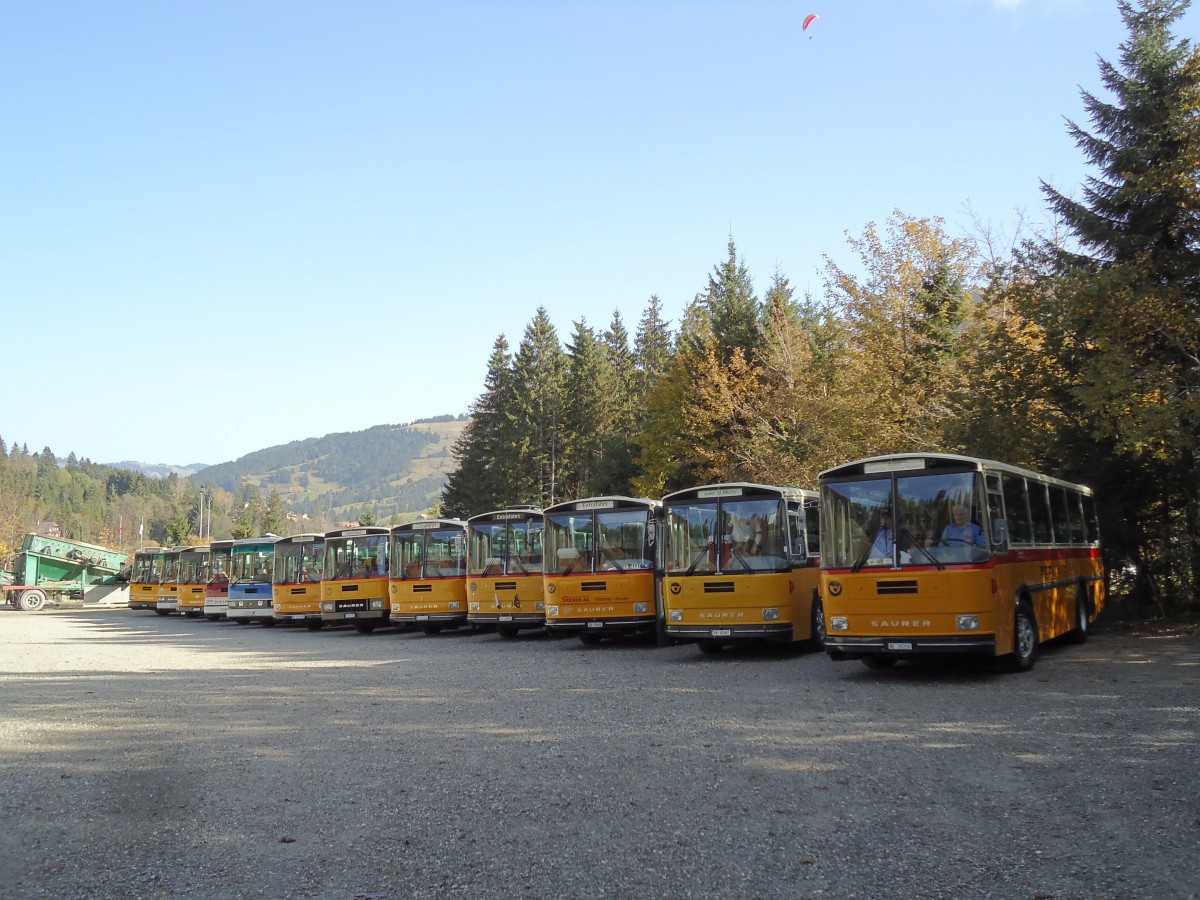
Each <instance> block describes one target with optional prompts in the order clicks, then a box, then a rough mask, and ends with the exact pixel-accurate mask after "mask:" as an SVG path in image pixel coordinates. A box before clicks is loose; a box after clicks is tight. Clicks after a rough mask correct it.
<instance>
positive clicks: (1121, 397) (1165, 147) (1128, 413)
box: [1039, 0, 1200, 608]
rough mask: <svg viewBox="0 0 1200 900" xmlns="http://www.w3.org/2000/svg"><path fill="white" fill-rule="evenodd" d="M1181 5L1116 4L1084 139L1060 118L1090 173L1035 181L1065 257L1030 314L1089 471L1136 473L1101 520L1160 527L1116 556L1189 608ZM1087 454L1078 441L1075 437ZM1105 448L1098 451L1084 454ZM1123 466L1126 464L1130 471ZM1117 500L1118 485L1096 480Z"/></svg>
mask: <svg viewBox="0 0 1200 900" xmlns="http://www.w3.org/2000/svg"><path fill="white" fill-rule="evenodd" d="M1189 5H1190V4H1189V2H1188V0H1141V2H1140V3H1133V2H1129V0H1122V2H1120V3H1119V4H1118V8H1119V9H1120V12H1121V16H1122V18H1123V20H1124V22H1125V25H1126V28H1127V30H1128V37H1127V38H1126V40H1125V41H1124V42H1123V43H1122V44H1121V47H1120V51H1121V52H1120V63H1119V65H1114V64H1112V63H1109V62H1108V61H1106V60H1101V61H1100V77H1101V81H1102V82H1103V84H1104V86H1105V87H1106V88H1107V89H1108V90H1109V91H1110V92H1111V94H1112V95H1113V100H1112V101H1111V102H1109V101H1105V100H1102V99H1100V98H1098V97H1096V96H1095V95H1093V94H1092V93H1090V92H1087V91H1084V92H1083V100H1084V105H1085V108H1086V109H1087V113H1088V116H1089V119H1090V121H1091V126H1092V129H1093V130H1092V131H1088V130H1086V129H1085V128H1083V127H1081V126H1079V125H1076V124H1075V123H1073V122H1072V123H1070V124H1069V129H1070V133H1071V135H1072V136H1073V137H1074V139H1075V141H1076V145H1077V146H1078V147H1079V148H1080V150H1081V151H1082V152H1083V154H1084V156H1085V157H1086V159H1087V161H1088V162H1089V163H1090V164H1091V165H1092V166H1093V167H1094V168H1095V170H1096V172H1097V174H1096V175H1093V176H1090V177H1088V178H1087V180H1086V183H1085V185H1084V188H1083V192H1082V197H1081V198H1080V199H1078V200H1076V199H1073V198H1071V197H1068V196H1067V195H1065V194H1063V193H1061V192H1059V191H1058V190H1056V189H1054V188H1053V187H1051V186H1049V185H1046V184H1044V185H1043V188H1044V191H1045V194H1046V197H1047V199H1048V201H1049V203H1050V205H1051V207H1052V208H1053V209H1054V211H1055V212H1057V213H1058V214H1059V215H1060V216H1061V217H1062V220H1063V222H1064V223H1065V224H1066V226H1067V227H1068V228H1069V229H1070V232H1071V234H1072V235H1073V237H1074V238H1075V239H1076V240H1077V242H1078V247H1076V248H1071V249H1070V250H1064V249H1059V248H1050V250H1051V251H1052V252H1054V253H1055V256H1056V259H1057V261H1058V264H1059V269H1060V273H1061V278H1060V279H1059V280H1058V282H1057V285H1056V290H1055V291H1053V292H1052V293H1048V294H1047V295H1046V297H1045V299H1046V301H1047V302H1046V303H1045V305H1044V307H1043V308H1042V310H1041V314H1040V317H1039V321H1040V323H1041V324H1042V325H1043V326H1044V327H1045V329H1046V333H1047V335H1048V340H1049V342H1050V351H1051V352H1054V353H1059V354H1061V359H1062V361H1063V365H1064V366H1065V368H1066V369H1067V371H1068V372H1069V373H1070V374H1071V375H1072V376H1073V378H1072V385H1073V386H1072V399H1073V400H1074V402H1075V403H1077V404H1078V406H1079V411H1080V418H1081V419H1084V420H1086V421H1087V422H1088V423H1089V424H1090V427H1089V431H1088V434H1087V435H1086V437H1087V438H1088V439H1089V440H1088V441H1087V442H1086V444H1087V445H1090V449H1087V450H1085V452H1087V455H1088V459H1089V461H1090V466H1089V468H1091V469H1092V471H1093V472H1095V473H1096V474H1099V475H1103V473H1104V472H1105V471H1112V472H1120V473H1125V472H1128V471H1140V472H1142V473H1143V477H1142V481H1143V483H1142V485H1141V487H1142V488H1143V490H1141V491H1140V492H1139V493H1138V496H1140V497H1141V500H1140V501H1138V502H1136V503H1135V504H1134V505H1132V506H1130V507H1127V508H1125V509H1123V510H1111V509H1110V510H1109V513H1110V516H1111V517H1113V518H1122V519H1132V518H1136V519H1139V520H1142V521H1152V522H1156V523H1158V526H1157V527H1158V529H1159V532H1158V534H1157V537H1154V536H1151V535H1150V534H1147V535H1143V537H1142V539H1141V542H1140V544H1139V546H1137V547H1127V548H1121V549H1122V550H1123V551H1124V552H1126V553H1128V554H1129V555H1130V556H1133V557H1134V558H1136V559H1138V560H1139V561H1140V562H1142V563H1143V566H1142V571H1143V573H1148V575H1149V577H1148V578H1147V579H1146V580H1144V581H1143V583H1142V588H1143V589H1144V591H1145V592H1147V593H1149V592H1154V593H1155V594H1156V595H1157V596H1158V597H1159V598H1160V601H1161V602H1162V604H1163V605H1164V606H1166V605H1175V606H1178V607H1193V608H1194V607H1195V606H1196V605H1197V602H1198V601H1197V587H1198V586H1200V471H1198V470H1200V458H1198V456H1200V451H1198V446H1200V366H1197V365H1196V360H1197V359H1200V115H1198V114H1197V110H1200V50H1197V48H1194V47H1193V46H1192V45H1191V44H1190V42H1188V41H1187V40H1182V39H1177V38H1176V37H1175V36H1174V35H1173V33H1172V27H1173V26H1174V25H1176V23H1178V22H1179V20H1180V19H1181V17H1182V16H1183V14H1184V13H1185V11H1186V10H1187V9H1188V6H1189ZM1078 444H1079V446H1080V447H1081V448H1085V442H1084V441H1082V440H1081V441H1079V442H1078ZM1106 446H1107V447H1111V453H1112V455H1111V456H1109V457H1108V458H1103V457H1102V456H1101V455H1100V453H1099V452H1098V451H1099V450H1100V449H1101V448H1103V447H1106ZM1130 463H1133V464H1134V465H1130ZM1098 487H1099V488H1100V492H1101V497H1102V499H1103V496H1104V488H1105V487H1111V488H1112V489H1113V490H1114V491H1115V492H1121V491H1122V488H1123V487H1124V485H1121V484H1111V483H1110V484H1106V485H1099V486H1098Z"/></svg>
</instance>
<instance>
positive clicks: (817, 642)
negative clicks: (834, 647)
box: [808, 597, 825, 651]
mask: <svg viewBox="0 0 1200 900" xmlns="http://www.w3.org/2000/svg"><path fill="white" fill-rule="evenodd" d="M811 618H812V622H811V625H810V628H811V631H810V632H809V634H810V635H811V637H809V639H808V649H809V650H818V651H820V650H824V649H825V604H824V603H822V602H821V598H820V597H813V602H812V617H811Z"/></svg>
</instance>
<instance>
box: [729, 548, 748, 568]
mask: <svg viewBox="0 0 1200 900" xmlns="http://www.w3.org/2000/svg"><path fill="white" fill-rule="evenodd" d="M729 560H730V562H732V561H734V560H737V561H738V562H740V563H741V564H742V568H743V569H745V570H746V571H747V572H753V571H754V569H752V568H751V567H750V563H748V562H746V557H744V556H742V554H740V553H735V552H734V551H733V545H732V544H730V545H729Z"/></svg>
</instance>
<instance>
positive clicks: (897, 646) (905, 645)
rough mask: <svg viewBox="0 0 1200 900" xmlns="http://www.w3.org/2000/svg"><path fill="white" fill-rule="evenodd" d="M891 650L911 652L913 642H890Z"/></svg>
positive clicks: (889, 647)
mask: <svg viewBox="0 0 1200 900" xmlns="http://www.w3.org/2000/svg"><path fill="white" fill-rule="evenodd" d="M887 648H888V649H889V650H911V649H912V641H888V645H887Z"/></svg>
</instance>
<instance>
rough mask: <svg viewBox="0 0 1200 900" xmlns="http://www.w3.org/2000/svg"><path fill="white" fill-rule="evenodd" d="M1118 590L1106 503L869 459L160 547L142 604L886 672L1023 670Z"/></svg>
mask: <svg viewBox="0 0 1200 900" xmlns="http://www.w3.org/2000/svg"><path fill="white" fill-rule="evenodd" d="M1106 595H1107V591H1106V581H1105V571H1104V564H1103V559H1102V556H1101V549H1100V535H1099V524H1098V520H1097V516H1096V508H1095V502H1094V498H1093V496H1092V492H1091V490H1090V489H1088V488H1086V487H1084V486H1081V485H1076V484H1071V483H1069V482H1065V481H1062V480H1059V479H1056V478H1052V477H1049V476H1046V475H1042V474H1038V473H1036V472H1032V471H1029V470H1026V469H1021V468H1018V467H1015V466H1010V465H1006V464H1004V463H998V462H995V461H991V460H984V459H977V458H973V457H966V456H958V455H950V454H898V455H890V456H880V457H873V458H871V459H865V460H859V461H857V462H853V463H849V464H846V465H843V466H839V467H837V468H834V469H829V470H827V471H825V472H822V473H821V475H820V477H819V483H818V490H816V491H813V490H805V489H801V488H792V487H779V486H770V485H763V484H750V483H729V484H711V485H703V486H699V487H694V488H690V489H688V490H683V491H677V492H675V493H672V494H669V495H667V496H666V497H663V498H662V499H661V500H653V499H637V498H632V497H592V498H587V499H582V500H573V501H570V502H567V503H559V504H556V505H553V506H550V507H548V508H546V509H539V508H536V507H532V506H512V507H508V508H505V509H501V510H496V511H493V512H488V513H485V514H482V515H478V516H474V517H472V518H470V519H467V520H466V521H461V520H457V519H424V520H420V521H416V522H412V523H409V524H406V525H401V526H398V527H396V528H391V529H389V528H381V527H373V526H362V527H357V528H343V529H338V530H336V531H330V532H328V533H326V534H299V535H293V536H290V537H277V536H275V535H264V536H261V537H255V538H245V539H240V540H231V541H213V542H212V543H211V544H209V545H208V546H204V547H177V548H164V547H150V548H144V549H142V550H139V551H138V552H137V553H136V554H135V557H134V563H133V568H132V573H131V581H130V606H131V607H133V608H135V609H153V610H154V611H155V612H157V613H158V614H160V615H170V614H173V613H178V614H181V615H185V616H206V617H208V618H211V619H220V618H227V619H230V620H232V621H235V622H238V623H240V624H247V623H251V622H256V621H257V622H260V623H262V624H263V625H274V624H276V623H281V622H288V623H302V624H304V625H305V626H307V627H308V628H310V629H314V630H315V629H319V628H322V627H324V626H327V625H348V626H353V627H354V628H356V629H358V630H359V631H361V632H371V631H373V630H375V629H376V628H378V627H381V626H383V625H389V624H390V625H395V626H399V627H401V628H419V629H421V630H422V631H424V632H425V633H427V634H436V633H438V632H440V631H442V630H443V629H453V628H463V627H471V628H485V629H490V630H495V632H497V633H498V634H499V635H500V636H502V637H513V636H515V635H516V634H518V632H519V631H520V630H522V629H533V628H544V629H546V630H548V631H549V632H551V633H555V634H563V635H577V636H578V637H579V638H580V639H581V640H582V641H584V642H585V643H598V642H600V641H601V640H602V639H604V638H610V637H620V636H626V635H632V634H654V635H656V636H657V638H658V639H659V641H660V643H668V642H695V643H697V644H698V646H699V648H700V649H701V650H702V651H703V652H705V653H715V652H719V651H720V650H721V649H722V648H723V647H724V646H726V645H729V644H735V643H738V642H744V641H779V642H795V643H800V642H803V643H805V644H807V645H808V646H810V647H812V648H814V649H818V648H823V649H825V650H826V651H827V652H828V653H829V654H830V655H831V656H833V657H834V658H835V659H861V660H863V662H864V663H866V664H867V665H869V666H871V667H886V666H890V665H892V664H893V663H895V662H896V661H897V660H899V659H904V658H916V657H922V656H929V655H934V654H971V655H982V656H989V657H996V658H1005V659H1007V660H1008V661H1009V662H1010V663H1011V664H1012V666H1013V667H1014V668H1016V669H1021V670H1025V669H1028V668H1030V667H1032V665H1033V663H1034V660H1035V659H1036V656H1037V652H1038V647H1039V646H1040V645H1041V644H1042V643H1044V642H1046V641H1049V640H1052V639H1055V638H1059V637H1062V636H1069V637H1071V638H1073V639H1075V640H1083V639H1085V638H1086V636H1087V632H1088V628H1089V625H1090V623H1091V622H1092V621H1093V620H1094V619H1095V617H1096V616H1097V615H1098V614H1099V612H1100V611H1101V609H1102V608H1103V606H1104V602H1105V599H1106Z"/></svg>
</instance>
